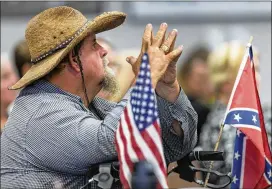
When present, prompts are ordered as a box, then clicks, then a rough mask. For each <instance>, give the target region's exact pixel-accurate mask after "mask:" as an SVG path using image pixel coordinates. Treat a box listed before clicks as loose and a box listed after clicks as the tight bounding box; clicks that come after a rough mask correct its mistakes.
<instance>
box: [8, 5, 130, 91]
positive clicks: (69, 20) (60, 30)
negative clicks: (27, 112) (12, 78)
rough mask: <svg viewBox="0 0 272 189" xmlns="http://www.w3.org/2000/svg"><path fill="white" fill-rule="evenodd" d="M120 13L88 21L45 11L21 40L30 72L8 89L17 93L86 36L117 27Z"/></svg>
mask: <svg viewBox="0 0 272 189" xmlns="http://www.w3.org/2000/svg"><path fill="white" fill-rule="evenodd" d="M125 18H126V14H125V13H122V12H117V11H114V12H105V13H103V14H101V15H99V16H97V17H95V18H94V19H93V20H91V21H88V20H87V18H86V17H85V16H83V15H82V14H81V13H80V12H79V11H78V10H76V9H73V8H71V7H67V6H60V7H54V8H49V9H47V10H45V11H43V12H41V13H40V14H38V15H36V16H35V17H33V18H32V19H31V20H30V21H29V23H28V25H27V28H26V32H25V37H26V41H27V44H28V48H29V52H30V55H31V63H32V66H31V68H30V70H29V71H28V72H27V73H26V74H25V75H24V76H23V77H22V78H21V79H20V80H19V81H18V82H17V83H15V84H14V85H13V86H11V87H10V88H9V89H14V90H15V89H20V88H22V87H25V86H27V85H29V84H31V83H32V82H34V81H35V80H37V79H39V78H41V77H43V76H45V75H46V74H48V73H49V72H50V71H51V70H53V69H54V68H55V67H56V66H57V65H58V64H59V63H60V61H61V60H62V59H63V58H64V57H65V56H66V55H67V54H68V52H69V51H71V50H72V49H73V48H74V46H76V45H77V44H78V43H79V42H80V41H81V40H83V39H84V38H85V37H86V36H87V35H88V34H89V32H93V33H95V34H97V33H100V32H103V31H107V30H110V29H113V28H115V27H118V26H119V25H121V24H122V23H123V22H124V21H125Z"/></svg>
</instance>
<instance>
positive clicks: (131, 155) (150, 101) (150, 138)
mask: <svg viewBox="0 0 272 189" xmlns="http://www.w3.org/2000/svg"><path fill="white" fill-rule="evenodd" d="M150 74H151V73H150V65H149V58H148V54H146V53H145V54H144V55H143V57H142V63H141V66H140V72H139V75H138V78H137V80H136V84H135V86H134V87H133V89H132V92H131V97H130V99H129V102H128V105H127V107H126V108H125V110H124V113H123V114H122V116H121V119H120V122H119V123H120V124H119V127H118V129H117V131H116V136H115V145H116V149H117V153H118V159H119V162H120V170H119V171H120V180H121V182H122V184H123V187H124V188H131V176H132V172H133V164H134V163H135V162H138V161H140V160H147V161H149V162H150V163H151V164H152V165H153V168H154V171H155V175H156V177H157V180H158V184H157V186H158V188H168V186H167V180H166V163H165V159H164V154H163V147H162V139H161V129H160V122H159V118H158V110H157V105H156V97H155V93H154V89H153V88H152V82H151V76H150ZM139 182H140V181H139Z"/></svg>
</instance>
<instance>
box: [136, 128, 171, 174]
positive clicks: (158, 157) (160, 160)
mask: <svg viewBox="0 0 272 189" xmlns="http://www.w3.org/2000/svg"><path fill="white" fill-rule="evenodd" d="M141 134H142V136H143V138H144V139H145V141H146V144H147V145H148V147H149V149H150V150H151V151H152V153H153V155H154V156H155V158H156V160H157V161H158V163H159V166H160V169H161V170H162V172H163V174H164V175H166V169H165V167H164V164H163V158H162V155H161V154H160V151H159V149H158V148H157V146H156V144H155V143H154V140H153V139H152V137H151V136H150V134H149V133H148V131H147V130H144V131H142V132H141Z"/></svg>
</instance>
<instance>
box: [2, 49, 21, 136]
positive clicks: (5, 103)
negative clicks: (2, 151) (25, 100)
mask: <svg viewBox="0 0 272 189" xmlns="http://www.w3.org/2000/svg"><path fill="white" fill-rule="evenodd" d="M17 79H18V77H17V75H16V72H15V70H14V68H13V65H12V62H11V61H10V60H9V59H8V55H7V54H6V53H1V133H2V130H3V128H4V126H5V123H6V121H7V119H8V112H9V107H10V105H11V104H12V103H13V101H14V100H15V98H16V95H17V92H16V91H11V90H8V87H9V86H11V85H13V84H14V83H16V81H17Z"/></svg>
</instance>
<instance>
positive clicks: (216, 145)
mask: <svg viewBox="0 0 272 189" xmlns="http://www.w3.org/2000/svg"><path fill="white" fill-rule="evenodd" d="M223 128H224V125H223V124H221V126H220V132H219V135H218V139H217V141H216V143H215V147H214V151H217V149H218V147H219V142H220V140H221V136H222V133H223ZM212 167H213V161H211V163H210V167H209V172H210V171H211V170H212ZM209 172H208V173H207V176H206V179H205V183H204V187H206V186H207V184H208V181H209V178H210V173H209Z"/></svg>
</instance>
